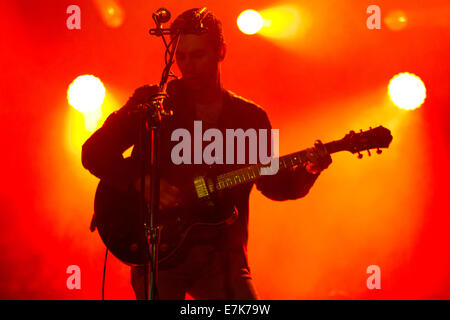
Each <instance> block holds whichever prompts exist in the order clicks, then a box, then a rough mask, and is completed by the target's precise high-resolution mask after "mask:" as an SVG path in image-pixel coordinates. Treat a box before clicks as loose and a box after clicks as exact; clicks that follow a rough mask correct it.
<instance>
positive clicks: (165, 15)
mask: <svg viewBox="0 0 450 320" xmlns="http://www.w3.org/2000/svg"><path fill="white" fill-rule="evenodd" d="M170 18H171V14H170V11H169V10H167V9H166V8H159V9H158V10H156V12H155V13H153V20H155V22H156V24H158V25H160V24H163V23H166V22H167V21H169V20H170Z"/></svg>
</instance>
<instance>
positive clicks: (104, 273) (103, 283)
mask: <svg viewBox="0 0 450 320" xmlns="http://www.w3.org/2000/svg"><path fill="white" fill-rule="evenodd" d="M107 258H108V248H106V253H105V262H104V264H103V281H102V300H105V275H106V260H107Z"/></svg>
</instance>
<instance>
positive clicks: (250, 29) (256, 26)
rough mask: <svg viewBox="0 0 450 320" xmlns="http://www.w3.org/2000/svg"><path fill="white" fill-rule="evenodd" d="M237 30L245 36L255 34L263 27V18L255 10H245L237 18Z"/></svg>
mask: <svg viewBox="0 0 450 320" xmlns="http://www.w3.org/2000/svg"><path fill="white" fill-rule="evenodd" d="M237 25H238V27H239V30H241V31H242V32H243V33H245V34H255V33H257V32H258V31H259V30H261V28H262V27H263V18H262V17H261V15H260V14H259V13H258V12H257V11H255V10H245V11H243V12H242V13H241V14H240V15H239V17H238V18H237Z"/></svg>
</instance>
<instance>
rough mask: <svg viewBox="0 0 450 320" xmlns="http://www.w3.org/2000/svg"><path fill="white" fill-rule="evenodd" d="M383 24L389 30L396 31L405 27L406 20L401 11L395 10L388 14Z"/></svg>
mask: <svg viewBox="0 0 450 320" xmlns="http://www.w3.org/2000/svg"><path fill="white" fill-rule="evenodd" d="M384 23H386V25H387V26H388V28H389V29H391V30H394V31H398V30H401V29H404V28H405V27H406V25H407V24H408V18H407V17H406V14H405V13H404V12H403V11H401V10H395V11H391V12H389V13H388V15H387V16H386V18H384Z"/></svg>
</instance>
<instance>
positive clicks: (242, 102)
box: [225, 90, 270, 126]
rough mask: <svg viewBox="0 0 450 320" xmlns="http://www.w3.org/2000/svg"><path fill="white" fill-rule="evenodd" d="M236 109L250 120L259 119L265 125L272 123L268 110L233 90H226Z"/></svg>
mask: <svg viewBox="0 0 450 320" xmlns="http://www.w3.org/2000/svg"><path fill="white" fill-rule="evenodd" d="M225 91H226V93H227V94H228V98H229V99H230V102H231V105H232V106H233V107H234V111H235V112H236V113H238V114H241V115H242V116H243V117H245V118H248V119H249V120H258V121H260V122H261V123H262V124H263V125H264V126H266V125H270V122H269V119H268V116H267V113H266V111H265V110H264V109H263V108H262V107H261V106H260V105H259V104H257V103H255V102H253V101H251V100H249V99H247V98H244V97H242V96H240V95H238V94H236V93H234V92H233V91H231V90H225Z"/></svg>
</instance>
